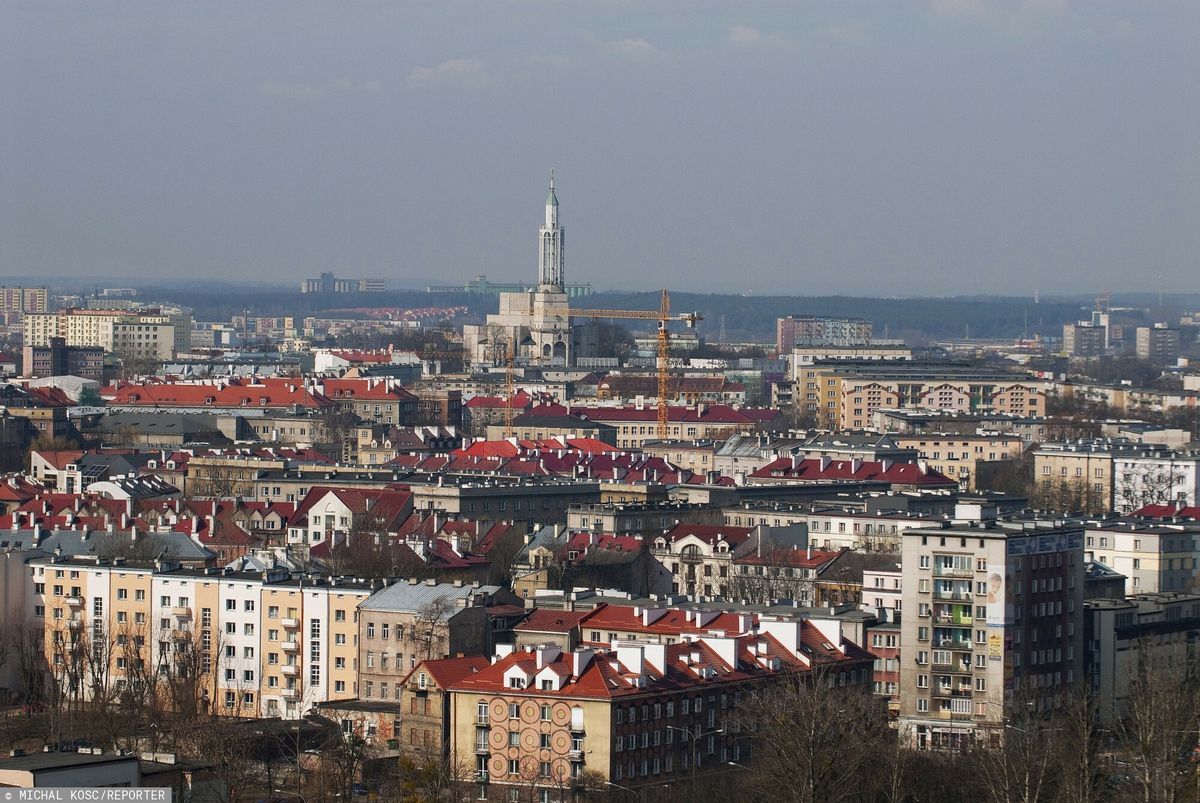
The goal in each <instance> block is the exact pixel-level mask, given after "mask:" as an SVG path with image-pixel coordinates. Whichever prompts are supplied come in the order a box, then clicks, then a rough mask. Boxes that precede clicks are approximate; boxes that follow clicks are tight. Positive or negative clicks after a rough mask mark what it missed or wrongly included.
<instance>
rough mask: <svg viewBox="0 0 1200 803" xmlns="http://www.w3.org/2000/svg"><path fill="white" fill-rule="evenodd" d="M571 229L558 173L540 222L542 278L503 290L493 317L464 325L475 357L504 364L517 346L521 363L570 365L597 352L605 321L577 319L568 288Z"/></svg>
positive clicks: (466, 344) (474, 359)
mask: <svg viewBox="0 0 1200 803" xmlns="http://www.w3.org/2000/svg"><path fill="white" fill-rule="evenodd" d="M564 235H565V230H564V228H563V226H562V223H561V222H560V221H559V218H558V197H557V196H556V195H555V192H554V175H553V173H552V174H551V175H550V193H549V195H548V196H547V197H546V218H545V220H544V221H543V223H542V225H541V226H539V227H538V284H537V287H536V289H533V290H530V291H528V292H523V293H501V294H500V310H499V312H497V313H496V314H495V315H489V316H487V323H485V324H482V325H469V326H465V327H463V346H464V348H465V350H466V353H467V354H468V355H469V357H470V360H471V361H472V362H473V363H476V364H480V363H487V364H491V365H504V364H506V362H507V360H508V354H509V351H510V349H511V351H512V354H513V359H514V362H515V364H517V365H521V366H525V365H532V366H544V367H566V366H572V365H575V362H576V360H578V359H580V358H581V357H593V356H596V353H597V351H598V350H599V327H598V326H597V325H596V324H595V323H594V322H591V321H590V320H589V321H587V322H579V323H574V324H573V323H572V321H571V309H570V302H569V299H568V296H567V293H566V289H565V281H566V275H565V271H564V265H565V259H564V256H565V252H564V246H565V240H564Z"/></svg>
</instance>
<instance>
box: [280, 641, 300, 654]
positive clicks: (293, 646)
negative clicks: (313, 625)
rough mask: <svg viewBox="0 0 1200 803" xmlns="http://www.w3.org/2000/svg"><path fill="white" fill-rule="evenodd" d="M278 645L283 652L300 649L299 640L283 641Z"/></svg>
mask: <svg viewBox="0 0 1200 803" xmlns="http://www.w3.org/2000/svg"><path fill="white" fill-rule="evenodd" d="M279 646H280V648H282V649H283V651H284V652H296V651H297V650H298V649H300V642H298V641H285V642H283V643H282V644H280V645H279Z"/></svg>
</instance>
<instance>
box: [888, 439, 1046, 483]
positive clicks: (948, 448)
mask: <svg viewBox="0 0 1200 803" xmlns="http://www.w3.org/2000/svg"><path fill="white" fill-rule="evenodd" d="M892 439H893V440H894V441H896V443H897V444H898V445H900V446H905V447H908V448H910V449H916V450H917V453H918V456H919V458H920V459H921V460H925V461H927V462H928V463H929V467H930V468H932V469H933V470H934V471H940V472H941V473H943V474H945V475H946V476H947V477H950V478H952V479H956V480H958V484H959V487H960V488H962V489H963V490H966V491H974V490H976V485H975V482H976V478H977V474H978V469H979V464H980V463H985V462H995V461H997V460H1015V459H1016V458H1018V457H1020V456H1021V452H1022V451H1023V449H1024V441H1023V440H1022V438H1021V436H1019V435H1013V434H1002V433H996V434H991V435H963V434H956V433H932V432H930V433H921V434H919V435H901V434H896V435H892Z"/></svg>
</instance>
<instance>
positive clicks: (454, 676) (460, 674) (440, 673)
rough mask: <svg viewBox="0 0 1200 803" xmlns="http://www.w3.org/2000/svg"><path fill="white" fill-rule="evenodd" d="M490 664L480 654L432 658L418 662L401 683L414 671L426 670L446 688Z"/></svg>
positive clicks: (435, 681)
mask: <svg viewBox="0 0 1200 803" xmlns="http://www.w3.org/2000/svg"><path fill="white" fill-rule="evenodd" d="M490 665H491V661H489V660H488V659H487V658H484V657H482V656H478V655H468V656H466V657H463V658H435V659H430V660H426V661H422V662H421V663H419V664H417V666H416V668H415V669H413V671H412V672H409V673H408V675H406V676H405V677H404V680H402V681H401V683H406V682H407V681H408V678H410V677H412V674H413V672H426V673H428V674H429V676H430V677H431V678H433V682H434V683H436V684H437V685H438V688H441V689H444V688H446V687H447V686H450V685H452V684H455V683H458V682H460V681H462V680H464V679H466V678H468V677H470V676H471V675H474V674H475V673H476V672H478V671H480V670H481V669H483V668H485V667H487V666H490Z"/></svg>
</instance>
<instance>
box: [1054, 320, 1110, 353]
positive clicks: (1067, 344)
mask: <svg viewBox="0 0 1200 803" xmlns="http://www.w3.org/2000/svg"><path fill="white" fill-rule="evenodd" d="M1062 350H1063V354H1066V355H1067V356H1069V357H1100V356H1102V355H1103V354H1104V352H1105V351H1107V350H1108V326H1107V325H1105V324H1101V323H1097V322H1092V321H1079V322H1078V323H1064V324H1063V349H1062Z"/></svg>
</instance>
